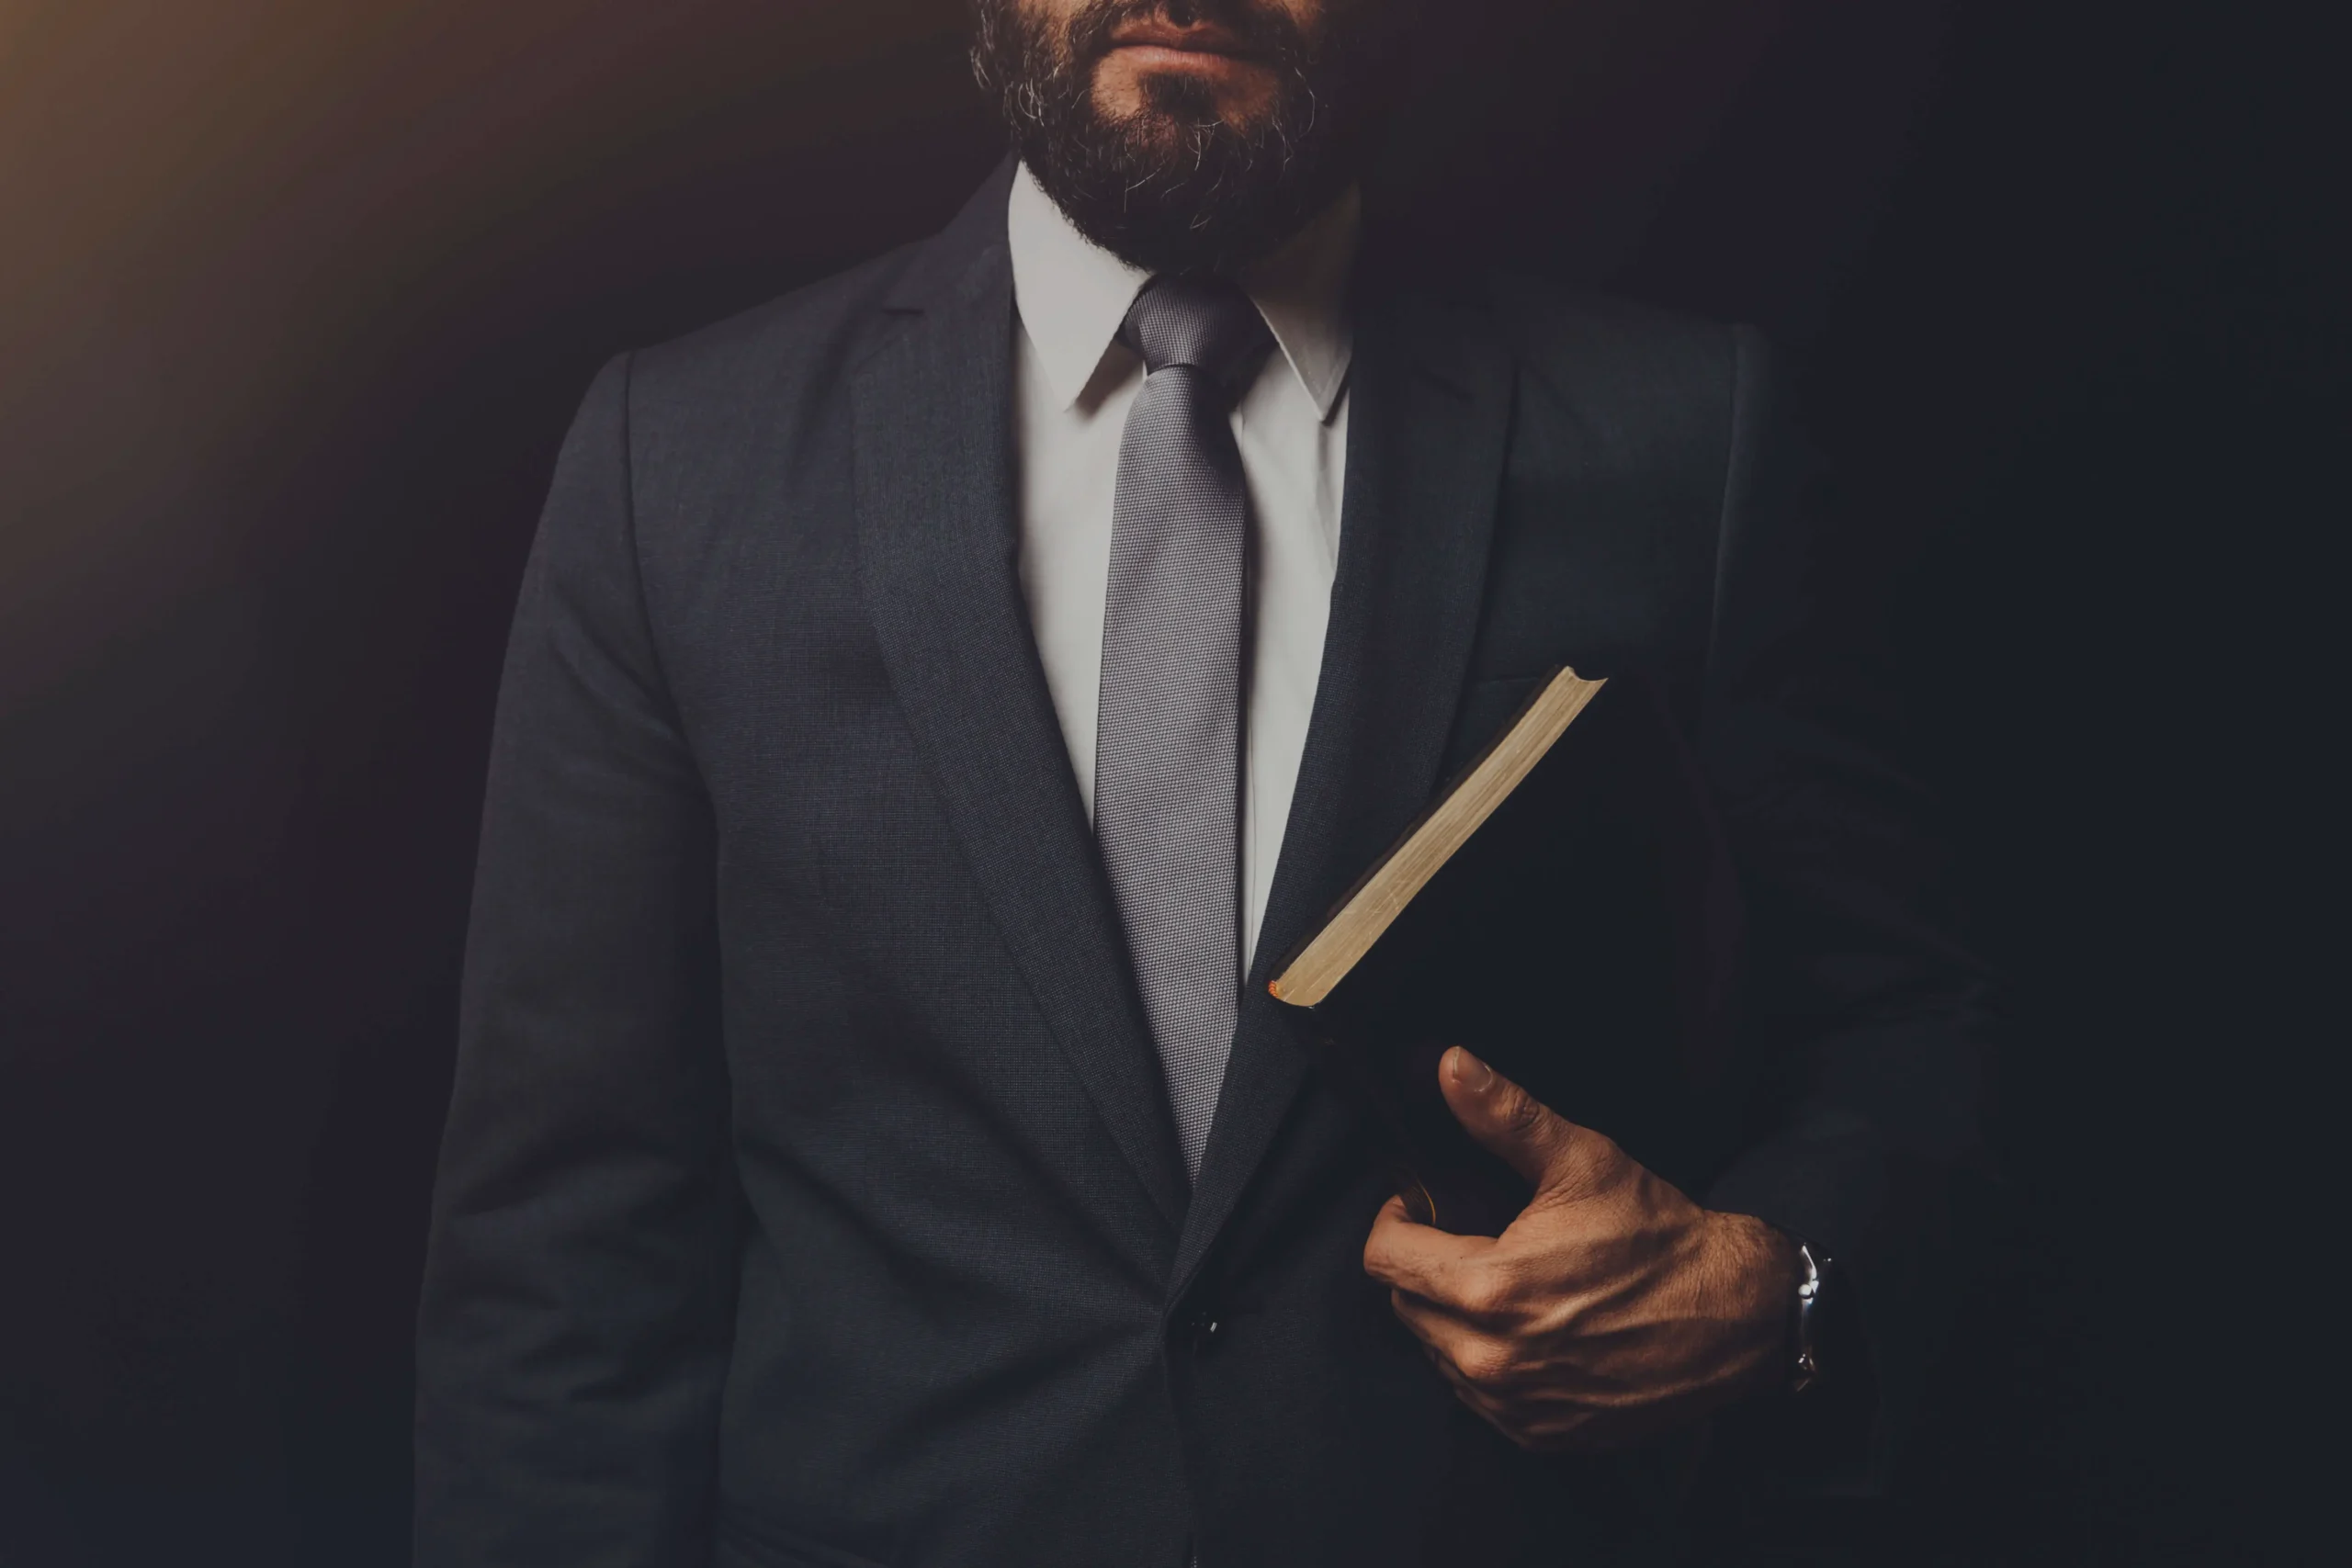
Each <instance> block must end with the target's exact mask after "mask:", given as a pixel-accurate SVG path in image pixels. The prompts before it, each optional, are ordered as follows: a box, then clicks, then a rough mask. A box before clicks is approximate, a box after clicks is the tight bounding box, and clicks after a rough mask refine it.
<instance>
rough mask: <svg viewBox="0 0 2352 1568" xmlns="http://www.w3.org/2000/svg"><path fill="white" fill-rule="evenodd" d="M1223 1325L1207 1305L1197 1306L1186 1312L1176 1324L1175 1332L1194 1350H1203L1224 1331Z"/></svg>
mask: <svg viewBox="0 0 2352 1568" xmlns="http://www.w3.org/2000/svg"><path fill="white" fill-rule="evenodd" d="M1224 1329H1225V1325H1224V1323H1223V1322H1222V1321H1221V1320H1220V1319H1219V1318H1218V1316H1217V1314H1216V1312H1215V1311H1213V1310H1211V1309H1210V1308H1207V1307H1197V1308H1195V1309H1193V1311H1191V1312H1188V1313H1186V1314H1184V1315H1183V1317H1182V1319H1180V1320H1179V1321H1178V1324H1177V1334H1178V1336H1179V1337H1182V1338H1183V1339H1185V1340H1187V1341H1189V1342H1190V1343H1191V1345H1192V1347H1193V1349H1195V1350H1205V1349H1207V1348H1209V1346H1210V1345H1211V1344H1212V1343H1213V1342H1214V1341H1215V1340H1216V1337H1217V1336H1218V1335H1219V1334H1221V1333H1222V1332H1224Z"/></svg>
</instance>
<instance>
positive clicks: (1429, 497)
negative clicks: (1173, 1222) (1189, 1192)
mask: <svg viewBox="0 0 2352 1568" xmlns="http://www.w3.org/2000/svg"><path fill="white" fill-rule="evenodd" d="M1359 298H1360V299H1361V300H1362V304H1361V305H1360V307H1359V309H1358V310H1357V312H1356V320H1357V326H1356V353H1355V358H1354V363H1353V367H1352V369H1351V372H1350V375H1351V389H1350V392H1349V399H1350V408H1349V414H1348V457H1347V464H1348V469H1347V486H1346V491H1345V500H1344V502H1343V513H1342V522H1341V526H1340V563H1339V572H1338V577H1337V580H1336V581H1335V582H1334V584H1333V587H1332V597H1331V618H1330V623H1329V630H1328V631H1327V633H1326V634H1325V639H1324V648H1323V663H1322V670H1321V673H1320V676H1319V678H1318V682H1317V688H1316V696H1315V710H1314V715H1313V717H1312V719H1311V720H1310V721H1309V724H1308V727H1307V738H1306V752H1305V755H1304V757H1303V758H1302V759H1301V761H1300V767H1299V777H1298V785H1297V790H1296V793H1295V795H1293V797H1292V801H1291V810H1290V819H1289V822H1288V825H1287V826H1286V827H1285V829H1284V830H1283V853H1282V861H1281V863H1280V865H1279V866H1277V868H1276V870H1275V874H1274V883H1273V887H1272V892H1271V895H1270V897H1269V900H1268V904H1267V910H1266V919H1265V924H1264V926H1263V928H1262V930H1261V934H1260V938H1259V944H1258V950H1257V954H1256V958H1255V961H1254V964H1253V965H1252V971H1251V974H1250V981H1249V985H1248V986H1247V987H1246V989H1245V993H1244V995H1243V997H1242V1005H1241V1017H1240V1023H1239V1027H1238V1032H1237V1034H1236V1037H1235V1041H1234V1048H1233V1055H1232V1059H1231V1061H1230V1063H1229V1064H1228V1065H1227V1068H1226V1077H1225V1088H1224V1090H1223V1092H1222V1094H1221V1096H1220V1098H1219V1100H1218V1102H1217V1111H1216V1122H1215V1123H1214V1124H1213V1126H1212V1128H1211V1130H1210V1134H1209V1144H1208V1149H1207V1152H1206V1154H1205V1156H1204V1159H1203V1163H1202V1168H1201V1174H1200V1179H1199V1181H1198V1182H1197V1183H1196V1185H1195V1187H1194V1190H1193V1201H1192V1206H1191V1208H1190V1209H1189V1211H1188V1212H1187V1213H1186V1215H1185V1219H1184V1227H1183V1232H1182V1236H1181V1237H1180V1239H1179V1241H1178V1243H1177V1258H1176V1271H1175V1275H1174V1277H1173V1281H1172V1283H1173V1286H1174V1290H1173V1292H1171V1295H1170V1300H1171V1301H1172V1300H1174V1299H1175V1297H1176V1296H1177V1295H1179V1294H1181V1293H1182V1291H1183V1290H1184V1289H1185V1288H1186V1287H1187V1286H1188V1285H1189V1283H1190V1281H1191V1279H1192V1276H1193V1273H1194V1272H1195V1271H1196V1270H1197V1269H1198V1268H1199V1266H1200V1263H1201V1261H1202V1259H1203V1258H1205V1257H1206V1255H1207V1253H1208V1250H1209V1247H1211V1245H1212V1244H1213V1243H1214V1242H1215V1240H1216V1235H1217V1233H1218V1232H1219V1231H1220V1230H1221V1229H1222V1228H1223V1226H1224V1224H1225V1223H1226V1221H1227V1219H1228V1218H1229V1217H1230V1216H1231V1214H1232V1213H1233V1210H1234V1208H1235V1206H1236V1204H1237V1203H1238V1201H1239V1199H1240V1196H1241V1193H1242V1190H1244V1188H1246V1187H1247V1186H1248V1184H1249V1181H1250V1177H1251V1176H1252V1175H1253V1174H1254V1173H1255V1172H1256V1170H1257V1168H1258V1167H1259V1165H1260V1163H1261V1161H1262V1160H1263V1158H1264V1157H1265V1155H1266V1152H1267V1150H1268V1148H1269V1146H1270V1145H1271V1144H1272V1141H1273V1138H1274V1134H1275V1133H1276V1131H1277V1129H1278V1128H1279V1126H1280V1124H1281V1122H1282V1120H1283V1117H1284V1116H1285V1115H1286V1114H1287V1113H1288V1111H1289V1108H1290V1104H1291V1101H1292V1100H1293V1098H1294V1097H1295V1094H1296V1092H1297V1090H1298V1087H1299V1084H1300V1082H1301V1081H1302V1080H1303V1078H1304V1077H1305V1076H1306V1055H1305V1054H1304V1052H1303V1050H1302V1048H1301V1046H1300V1044H1299V1043H1298V1041H1297V1038H1296V1036H1295V1033H1294V1032H1293V1031H1294V1029H1295V1024H1294V1022H1293V1021H1292V1019H1291V1017H1290V1016H1289V1010H1287V1009H1285V1008H1283V1006H1282V1005H1281V1004H1280V1003H1278V1002H1276V1001H1274V1000H1273V999H1272V998H1271V997H1269V996H1268V995H1267V994H1266V981H1267V980H1268V979H1269V978H1270V977H1271V976H1272V975H1273V973H1274V972H1275V970H1276V967H1277V966H1278V965H1279V964H1281V963H1282V962H1283V960H1284V959H1285V958H1287V957H1288V956H1289V954H1290V953H1291V951H1292V950H1293V949H1294V948H1295V946H1296V945H1297V944H1298V942H1301V941H1302V940H1303V939H1304V938H1305V937H1306V933H1307V932H1308V931H1310V930H1311V929H1312V928H1313V926H1314V924H1315V922H1316V921H1317V920H1318V919H1321V917H1322V916H1323V914H1324V913H1325V912H1326V911H1327V910H1328V909H1329V907H1330V906H1331V904H1332V903H1333V901H1334V900H1336V899H1337V898H1338V897H1339V896H1340V893H1342V892H1343V891H1344V890H1345V889H1346V888H1347V887H1348V886H1349V885H1350V884H1351V882H1353V880H1354V879H1355V877H1356V876H1357V875H1358V874H1360V873H1361V872H1362V871H1363V868H1364V867H1365V866H1366V865H1368V864H1369V863H1371V862H1372V860H1373V859H1374V857H1375V856H1377V855H1378V854H1379V853H1380V852H1382V851H1384V850H1385V849H1386V848H1387V847H1388V845H1389V844H1390V843H1391V842H1393V841H1394V840H1395V839H1396V837H1397V834H1399V833H1400V832H1402V831H1403V830H1404V828H1405V827H1406V825H1407V824H1408V822H1409V821H1410V820H1411V819H1412V818H1413V817H1414V816H1415V814H1417V813H1418V812H1419V810H1420V809H1421V808H1422V807H1423V806H1424V805H1426V804H1427V802H1428V799H1429V795H1430V792H1431V790H1432V789H1433V788H1434V787H1435V786H1436V784H1438V783H1439V779H1438V768H1439V767H1440V765H1441V761H1442V754H1443V751H1444V747H1445V740H1446V736H1447V732H1448V731H1449V729H1450V728H1451V727H1452V725H1453V716H1454V711H1455V707H1456V705H1457V703H1458V700H1459V698H1460V695H1461V689H1462V682H1463V679H1464V672H1465V671H1466V670H1467V668H1468V661H1469V657H1470V650H1471V645H1472V642H1473V640H1474V639H1475V637H1476V633H1477V627H1478V611H1479V604H1480V602H1481V600H1482V598H1483V595H1484V590H1485V583H1486V572H1487V541H1488V538H1489V536H1490V535H1491V533H1492V530H1493V522H1494V511H1495V501H1496V493H1497V486H1498V482H1499V479H1500V476H1501V471H1502V462H1503V454H1504V446H1505V441H1506V438H1507V434H1508V427H1509V423H1510V396H1511V376H1510V356H1509V355H1508V353H1507V352H1506V351H1505V349H1504V348H1503V346H1502V345H1501V344H1500V342H1499V341H1498V339H1497V338H1496V337H1495V335H1494V333H1493V328H1492V326H1491V324H1490V323H1489V321H1488V320H1487V315H1486V312H1485V310H1484V309H1483V308H1482V307H1481V306H1480V305H1478V304H1476V303H1475V302H1471V301H1467V300H1460V299H1445V298H1442V297H1440V296H1437V295H1435V294H1431V293H1427V292H1423V291H1421V290H1419V289H1416V288H1411V287H1410V286H1408V285H1402V284H1399V285H1392V286H1389V287H1385V288H1384V287H1381V286H1380V285H1378V284H1374V283H1371V282H1369V281H1368V283H1367V286H1366V287H1365V288H1363V290H1362V291H1361V292H1360V295H1359Z"/></svg>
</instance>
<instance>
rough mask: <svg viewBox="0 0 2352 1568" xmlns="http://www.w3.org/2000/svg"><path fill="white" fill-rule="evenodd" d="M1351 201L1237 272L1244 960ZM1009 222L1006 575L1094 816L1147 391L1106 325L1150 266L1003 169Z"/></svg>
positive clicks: (1319, 647) (1335, 384) (1310, 581)
mask: <svg viewBox="0 0 2352 1568" xmlns="http://www.w3.org/2000/svg"><path fill="white" fill-rule="evenodd" d="M1357 212H1358V203H1357V199H1356V195H1355V193H1354V192H1353V191H1352V190H1351V191H1350V192H1349V193H1348V194H1347V195H1346V196H1344V197H1341V198H1340V200H1338V201H1337V202H1335V203H1333V204H1332V206H1331V207H1330V208H1329V209H1327V210H1326V211H1325V212H1324V213H1323V214H1322V215H1321V216H1319V217H1318V218H1317V219H1316V220H1314V221H1313V222H1312V223H1310V224H1309V225H1308V226H1307V227H1306V229H1305V230H1303V231H1300V233H1299V234H1298V235H1297V236H1296V237H1295V238H1294V239H1293V240H1292V241H1291V242H1290V243H1288V244H1286V245H1285V246H1284V247H1283V250H1282V251H1281V252H1280V253H1278V254H1275V255H1274V256H1272V257H1271V258H1269V259H1268V260H1267V261H1266V262H1264V263H1263V264H1261V265H1259V266H1257V267H1255V268H1253V269H1251V270H1250V272H1249V273H1248V274H1246V275H1244V276H1242V277H1241V279H1240V282H1241V284H1242V287H1243V288H1245V289H1246V290H1247V291H1248V293H1249V295H1250V299H1251V301H1252V302H1253V303H1255V304H1256V305H1257V307H1258V313H1259V314H1260V315H1261V316H1263V317H1264V318H1265V321H1266V325H1267V327H1268V328H1269V329H1271V330H1272V333H1273V338H1274V344H1275V345H1276V349H1277V351H1278V352H1275V353H1272V354H1269V355H1267V356H1266V360H1265V363H1264V365H1263V366H1261V367H1260V369H1259V372H1258V376H1257V378H1256V379H1255V380H1253V381H1252V382H1251V383H1250V386H1249V387H1248V389H1246V390H1244V391H1243V393H1242V394H1241V396H1240V398H1239V399H1238V400H1237V401H1236V402H1235V404H1234V408H1233V434H1234V439H1235V441H1236V442H1237V443H1238V445H1239V446H1240V448H1241V470H1242V477H1243V482H1244V485H1245V487H1246V489H1247V491H1248V493H1249V507H1250V599H1251V624H1250V626H1248V627H1247V628H1245V632H1244V635H1245V637H1246V638H1247V641H1246V643H1245V645H1244V646H1245V650H1246V653H1247V656H1248V659H1249V671H1250V680H1249V693H1248V700H1249V712H1248V713H1247V714H1246V715H1245V716H1244V723H1243V735H1244V736H1245V738H1246V739H1245V744H1246V746H1247V751H1246V753H1245V755H1244V757H1243V759H1242V780H1243V784H1242V821H1241V846H1240V852H1241V889H1242V900H1241V945H1242V958H1241V962H1242V964H1243V966H1244V968H1247V966H1248V964H1249V963H1250V955H1251V954H1252V953H1255V952H1256V951H1257V946H1258V927H1259V924H1260V922H1261V920H1262V919H1264V918H1265V912H1266V894H1267V890H1268V889H1269V888H1270V887H1271V886H1272V883H1273V877H1274V865H1275V863H1276V861H1277V860H1278V859H1279V858H1280V856H1281V854H1282V847H1283V827H1284V825H1285V823H1286V822H1287V820H1288V818H1289V816H1290V799H1291V793H1292V790H1293V789H1294V787H1295V785H1296V784H1297V783H1298V764H1299V757H1300V754H1301V753H1302V752H1303V751H1304V750H1306V723H1307V718H1308V716H1309V715H1311V714H1312V713H1313V711H1314V707H1315V684H1316V679H1317V675H1318V673H1319V672H1320V671H1321V668H1322V661H1323V631H1324V626H1325V625H1326V623H1327V622H1328V621H1329V618H1330V611H1331V581H1332V578H1333V576H1334V574H1335V572H1336V571H1337V569H1338V565H1339V558H1340V500H1341V496H1340V487H1341V483H1342V481H1343V479H1344V478H1345V469H1346V464H1347V450H1348V391H1347V382H1348V358H1349V355H1350V351H1351V347H1352V344H1353V340H1352V336H1351V332H1350V328H1349V322H1348V318H1347V309H1346V306H1347V281H1348V269H1349V266H1350V264H1351V262H1352V261H1353V259H1354V253H1355V238H1356V229H1357ZM1006 225H1007V234H1008V238H1009V239H1010V241H1011V244H1012V295H1013V301H1014V303H1015V305H1016V306H1017V307H1018V308H1019V310H1020V313H1021V325H1022V331H1021V332H1020V333H1018V334H1016V335H1017V338H1018V344H1017V347H1016V349H1015V352H1014V363H1013V376H1012V384H1013V433H1014V449H1015V451H1016V453H1017V455H1018V457H1019V468H1020V474H1021V480H1020V517H1021V587H1022V592H1023V595H1024V596H1025V597H1026V598H1027V600H1028V605H1029V624H1030V626H1031V628H1032V629H1033V630H1034V631H1035V634H1036V637H1037V651H1038V653H1039V654H1040V655H1041V656H1042V657H1043V659H1044V661H1045V666H1046V686H1047V688H1048V689H1049V690H1050V691H1051V692H1052V694H1053V699H1054V712H1055V715H1056V716H1057V717H1058V718H1059V719H1060V721H1061V728H1062V739H1063V740H1064V741H1065V742H1066V743H1067V744H1068V745H1069V760H1070V765H1071V767H1072V768H1073V769H1074V770H1075V771H1076V772H1077V774H1078V791H1079V795H1080V798H1082V799H1083V800H1084V801H1085V802H1086V809H1087V813H1088V815H1089V816H1090V817H1091V815H1092V814H1093V810H1094V729H1095V716H1096V704H1097V701H1098V694H1099V691H1100V688H1101V685H1102V678H1103V596H1104V594H1105V592H1107V590H1108V587H1109V583H1110V575H1111V510H1112V501H1113V498H1114V494H1115V492H1116V491H1117V488H1118V478H1119V440H1120V436H1121V434H1123V433H1124V432H1125V428H1126V423H1127V408H1128V405H1130V404H1131V403H1133V402H1134V401H1135V397H1136V391H1137V390H1138V389H1140V388H1141V387H1142V386H1143V362H1142V360H1141V359H1139V358H1137V357H1136V355H1135V354H1134V353H1133V352H1131V351H1130V350H1129V349H1127V348H1126V347H1125V345H1124V344H1121V343H1120V342H1119V341H1118V332H1119V326H1120V323H1121V322H1123V321H1125V319H1126V314H1127V307H1128V306H1129V305H1131V304H1133V303H1134V301H1135V297H1136V291H1137V290H1139V289H1140V288H1142V287H1143V286H1144V284H1145V283H1146V282H1147V281H1148V280H1149V276H1150V275H1149V274H1148V273H1146V272H1143V271H1142V270H1140V269H1138V268H1136V267H1133V266H1130V265H1127V264H1126V263H1125V262H1123V261H1121V260H1120V259H1119V258H1118V257H1116V256H1114V255H1113V254H1110V253H1109V252H1108V251H1105V250H1102V249H1100V248H1099V247H1097V246H1096V245H1094V244H1093V243H1091V242H1090V241H1089V240H1087V239H1086V237H1085V236H1084V235H1082V234H1080V232H1079V231H1077V229H1075V228H1074V227H1072V226H1071V224H1070V221H1069V219H1068V218H1066V217H1064V216H1063V215H1062V211H1061V209H1059V208H1057V207H1056V206H1055V205H1054V203H1053V199H1052V198H1051V197H1048V196H1046V193H1045V191H1044V190H1043V189H1041V188H1040V187H1039V186H1038V185H1037V183H1036V181H1035V180H1034V179H1033V178H1031V177H1030V174H1029V171H1028V169H1027V168H1026V167H1025V166H1024V167H1023V168H1022V169H1021V170H1020V171H1018V173H1016V174H1015V175H1014V176H1013V181H1012V202H1011V207H1010V209H1009V210H1008V212H1007V213H1006Z"/></svg>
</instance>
